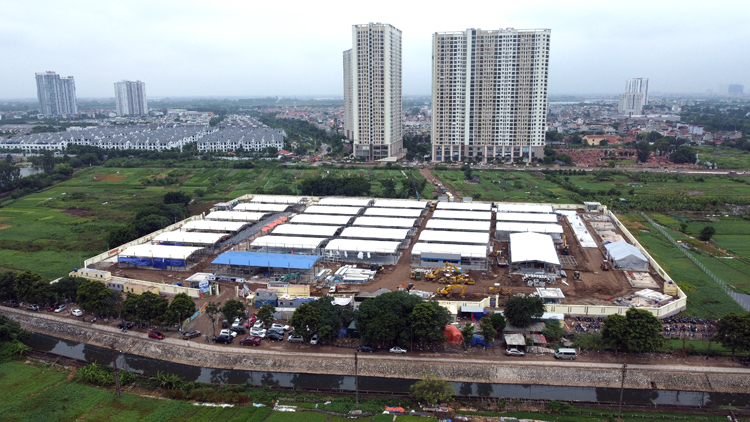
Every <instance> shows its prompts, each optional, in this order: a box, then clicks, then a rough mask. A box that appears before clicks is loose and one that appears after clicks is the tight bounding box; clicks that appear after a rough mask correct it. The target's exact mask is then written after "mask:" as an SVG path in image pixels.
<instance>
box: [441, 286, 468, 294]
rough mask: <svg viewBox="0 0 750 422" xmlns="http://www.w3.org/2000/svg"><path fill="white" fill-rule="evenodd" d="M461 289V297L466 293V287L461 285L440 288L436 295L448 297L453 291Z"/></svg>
mask: <svg viewBox="0 0 750 422" xmlns="http://www.w3.org/2000/svg"><path fill="white" fill-rule="evenodd" d="M458 289H461V297H463V296H464V293H466V285H463V284H449V285H447V286H445V287H441V288H439V289H437V293H438V294H439V295H443V296H448V295H450V294H451V293H452V292H453V290H458Z"/></svg>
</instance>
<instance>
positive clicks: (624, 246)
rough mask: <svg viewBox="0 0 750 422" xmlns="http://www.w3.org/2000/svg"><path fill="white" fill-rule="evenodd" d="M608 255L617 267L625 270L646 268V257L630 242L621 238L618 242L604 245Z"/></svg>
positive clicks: (643, 269) (642, 269)
mask: <svg viewBox="0 0 750 422" xmlns="http://www.w3.org/2000/svg"><path fill="white" fill-rule="evenodd" d="M604 248H605V249H606V250H607V253H608V254H609V257H610V258H612V259H613V260H614V261H615V264H616V265H617V267H618V268H623V269H626V270H640V271H646V270H648V259H646V257H645V256H644V255H643V254H642V253H641V251H639V250H638V248H636V247H635V246H633V245H631V244H630V243H628V242H626V241H624V240H621V241H619V242H613V243H607V244H606V245H604Z"/></svg>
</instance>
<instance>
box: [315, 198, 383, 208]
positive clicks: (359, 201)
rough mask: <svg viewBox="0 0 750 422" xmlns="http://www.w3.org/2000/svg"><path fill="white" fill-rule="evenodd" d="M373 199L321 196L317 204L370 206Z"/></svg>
mask: <svg viewBox="0 0 750 422" xmlns="http://www.w3.org/2000/svg"><path fill="white" fill-rule="evenodd" d="M371 203H372V199H369V198H336V197H327V198H321V199H320V201H318V204H317V205H333V206H345V207H369V206H370V204H371Z"/></svg>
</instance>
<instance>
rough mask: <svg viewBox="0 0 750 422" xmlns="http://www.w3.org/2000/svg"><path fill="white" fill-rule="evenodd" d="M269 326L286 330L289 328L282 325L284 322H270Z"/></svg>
mask: <svg viewBox="0 0 750 422" xmlns="http://www.w3.org/2000/svg"><path fill="white" fill-rule="evenodd" d="M271 328H272V329H278V330H282V331H286V330H288V329H289V326H288V325H284V324H279V323H274V324H271Z"/></svg>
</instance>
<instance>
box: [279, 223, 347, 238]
mask: <svg viewBox="0 0 750 422" xmlns="http://www.w3.org/2000/svg"><path fill="white" fill-rule="evenodd" d="M340 228H341V226H323V225H314V224H281V225H279V226H276V228H274V229H273V235H274V236H281V235H287V236H316V237H333V236H335V235H336V231H337V230H338V229H340Z"/></svg>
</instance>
